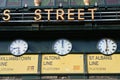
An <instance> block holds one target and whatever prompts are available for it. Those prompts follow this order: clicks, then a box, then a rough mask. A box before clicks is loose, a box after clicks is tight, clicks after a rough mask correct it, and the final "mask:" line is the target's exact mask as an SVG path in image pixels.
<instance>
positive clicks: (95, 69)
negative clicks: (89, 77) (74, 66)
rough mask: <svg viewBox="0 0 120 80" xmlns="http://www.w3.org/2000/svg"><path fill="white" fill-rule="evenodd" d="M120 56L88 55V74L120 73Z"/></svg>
mask: <svg viewBox="0 0 120 80" xmlns="http://www.w3.org/2000/svg"><path fill="white" fill-rule="evenodd" d="M119 61H120V54H113V55H110V56H106V55H102V54H88V55H87V62H88V64H87V66H88V73H95V74H96V73H103V74H105V73H106V74H107V73H108V74H110V73H120V63H119Z"/></svg>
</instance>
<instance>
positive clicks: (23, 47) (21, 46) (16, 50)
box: [10, 39, 28, 56]
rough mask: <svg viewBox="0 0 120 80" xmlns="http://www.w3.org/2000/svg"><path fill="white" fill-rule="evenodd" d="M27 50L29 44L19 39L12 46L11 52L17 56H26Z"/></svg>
mask: <svg viewBox="0 0 120 80" xmlns="http://www.w3.org/2000/svg"><path fill="white" fill-rule="evenodd" d="M27 49H28V44H27V42H26V41H24V40H21V39H17V40H15V41H13V42H12V43H11V44H10V52H11V53H12V54H13V55H16V56H19V55H22V54H24V53H25V52H26V51H27Z"/></svg>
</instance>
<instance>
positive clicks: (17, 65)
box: [0, 55, 38, 74]
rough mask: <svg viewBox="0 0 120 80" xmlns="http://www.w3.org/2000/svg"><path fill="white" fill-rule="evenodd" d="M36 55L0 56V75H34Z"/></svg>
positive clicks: (36, 67) (36, 62) (36, 68)
mask: <svg viewBox="0 0 120 80" xmlns="http://www.w3.org/2000/svg"><path fill="white" fill-rule="evenodd" d="M37 70H38V55H23V56H20V57H15V56H12V55H0V74H36V73H37Z"/></svg>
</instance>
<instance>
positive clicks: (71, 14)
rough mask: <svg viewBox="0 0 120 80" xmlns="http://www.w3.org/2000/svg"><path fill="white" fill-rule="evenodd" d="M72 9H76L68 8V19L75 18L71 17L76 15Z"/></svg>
mask: <svg viewBox="0 0 120 80" xmlns="http://www.w3.org/2000/svg"><path fill="white" fill-rule="evenodd" d="M71 11H74V9H68V20H74V18H72V17H71V16H74V13H72V12H71Z"/></svg>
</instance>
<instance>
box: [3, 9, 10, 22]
mask: <svg viewBox="0 0 120 80" xmlns="http://www.w3.org/2000/svg"><path fill="white" fill-rule="evenodd" d="M3 15H4V16H5V17H3V18H2V19H3V20H4V21H9V20H10V10H8V9H7V10H4V12H3Z"/></svg>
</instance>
